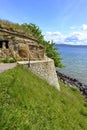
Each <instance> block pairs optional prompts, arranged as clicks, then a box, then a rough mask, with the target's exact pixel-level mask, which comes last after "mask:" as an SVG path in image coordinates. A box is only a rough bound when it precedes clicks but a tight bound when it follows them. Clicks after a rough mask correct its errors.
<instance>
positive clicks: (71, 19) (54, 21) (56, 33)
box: [0, 0, 87, 45]
mask: <svg viewBox="0 0 87 130" xmlns="http://www.w3.org/2000/svg"><path fill="white" fill-rule="evenodd" d="M0 19H3V20H9V21H11V22H14V23H19V24H22V23H34V24H36V25H37V26H39V27H40V29H41V30H42V33H43V35H44V37H45V39H46V40H53V41H54V42H55V43H57V44H72V45H73V44H74V45H87V0H0Z"/></svg>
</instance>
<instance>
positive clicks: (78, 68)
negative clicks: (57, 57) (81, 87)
mask: <svg viewBox="0 0 87 130" xmlns="http://www.w3.org/2000/svg"><path fill="white" fill-rule="evenodd" d="M56 47H58V48H59V50H58V52H60V53H61V57H62V58H63V61H62V62H63V65H64V66H65V68H63V69H59V71H60V72H62V73H64V74H66V75H68V76H71V77H73V78H76V79H78V80H79V81H81V82H83V83H85V84H86V85H87V46H65V45H56Z"/></svg>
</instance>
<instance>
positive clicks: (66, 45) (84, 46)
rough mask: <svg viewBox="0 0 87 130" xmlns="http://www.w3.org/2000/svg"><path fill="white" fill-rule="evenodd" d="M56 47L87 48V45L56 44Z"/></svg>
mask: <svg viewBox="0 0 87 130" xmlns="http://www.w3.org/2000/svg"><path fill="white" fill-rule="evenodd" d="M55 46H74V47H79V46H80V47H87V45H75V44H74V45H70V44H57V43H56V44H55Z"/></svg>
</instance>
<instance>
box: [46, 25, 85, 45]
mask: <svg viewBox="0 0 87 130" xmlns="http://www.w3.org/2000/svg"><path fill="white" fill-rule="evenodd" d="M79 28H82V30H81V31H75V32H74V30H71V31H72V32H71V33H69V34H67V35H63V34H62V33H60V32H46V33H45V39H46V40H48V41H52V40H53V41H54V42H55V43H57V44H70V45H87V31H86V30H87V25H85V24H83V25H82V26H80V27H79Z"/></svg>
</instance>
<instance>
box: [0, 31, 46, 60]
mask: <svg viewBox="0 0 87 130" xmlns="http://www.w3.org/2000/svg"><path fill="white" fill-rule="evenodd" d="M6 45H8V47H7V46H6ZM44 53H45V48H44V47H43V46H42V45H39V44H38V41H37V40H36V39H34V38H32V37H30V36H26V35H24V34H20V33H16V32H10V31H7V30H6V31H5V30H3V31H0V59H5V58H15V59H17V60H29V59H31V60H39V59H43V58H44Z"/></svg>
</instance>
